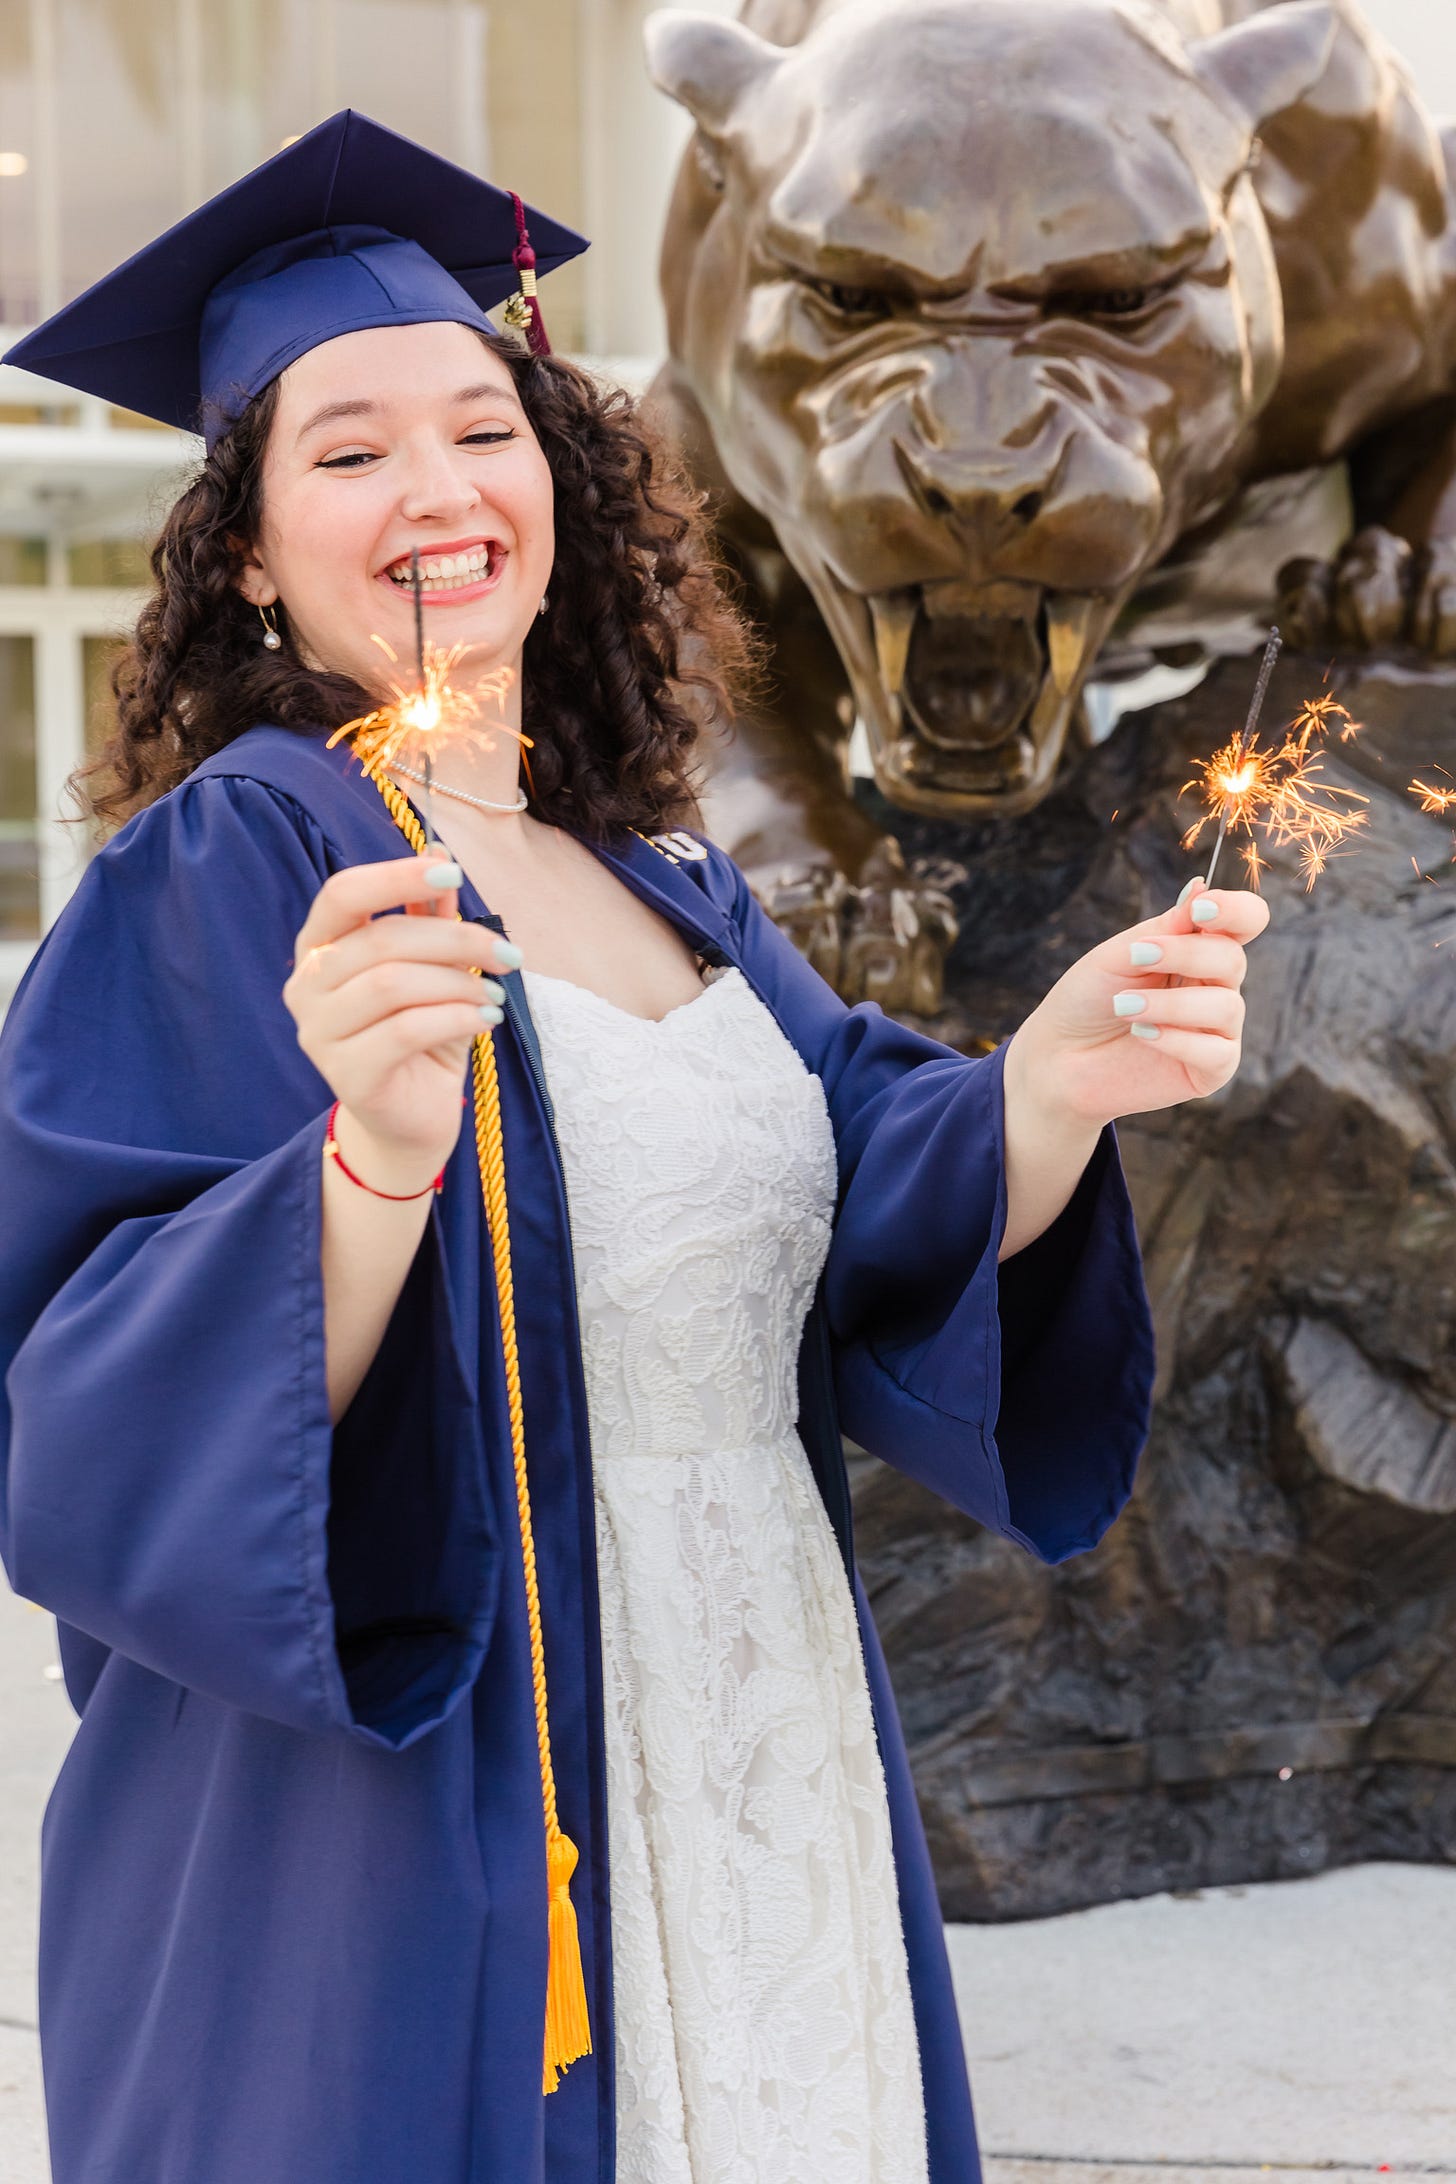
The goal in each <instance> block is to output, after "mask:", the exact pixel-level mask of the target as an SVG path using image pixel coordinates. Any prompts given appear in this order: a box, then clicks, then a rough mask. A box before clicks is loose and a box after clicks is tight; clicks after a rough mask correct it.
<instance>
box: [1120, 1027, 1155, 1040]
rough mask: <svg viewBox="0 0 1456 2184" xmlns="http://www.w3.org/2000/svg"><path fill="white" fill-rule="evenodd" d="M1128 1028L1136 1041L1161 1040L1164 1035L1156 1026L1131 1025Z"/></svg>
mask: <svg viewBox="0 0 1456 2184" xmlns="http://www.w3.org/2000/svg"><path fill="white" fill-rule="evenodd" d="M1127 1028H1128V1030H1129V1031H1130V1032H1131V1033H1132V1035H1133V1037H1134V1039H1159V1038H1161V1037H1162V1033H1161V1032H1160V1031H1159V1029H1158V1027H1157V1025H1156V1024H1129V1025H1128V1027H1127Z"/></svg>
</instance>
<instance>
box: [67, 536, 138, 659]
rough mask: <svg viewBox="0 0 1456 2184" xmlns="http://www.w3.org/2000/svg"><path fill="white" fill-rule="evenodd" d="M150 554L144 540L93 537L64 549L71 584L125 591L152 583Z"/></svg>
mask: <svg viewBox="0 0 1456 2184" xmlns="http://www.w3.org/2000/svg"><path fill="white" fill-rule="evenodd" d="M150 552H151V549H150V548H149V547H148V545H147V543H146V541H145V540H144V539H139V538H92V539H87V540H85V541H84V542H83V543H82V544H80V545H76V546H68V547H67V548H66V568H67V571H68V573H69V576H70V579H71V582H72V583H73V584H80V585H83V586H89V587H92V588H94V587H95V586H97V585H105V586H109V587H111V588H113V589H116V590H127V589H131V588H134V587H139V586H143V585H147V584H149V583H150V582H151V574H152V572H151V569H150V567H149V566H148V560H149V555H150ZM88 642H89V640H88Z"/></svg>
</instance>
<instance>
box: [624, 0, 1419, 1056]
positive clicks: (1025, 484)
mask: <svg viewBox="0 0 1456 2184" xmlns="http://www.w3.org/2000/svg"><path fill="white" fill-rule="evenodd" d="M647 44H648V63H649V68H650V71H651V73H652V75H653V77H654V79H655V81H656V82H657V83H658V84H659V85H660V87H661V88H662V89H663V90H665V91H667V92H668V93H670V94H671V96H672V97H673V98H675V99H676V100H678V101H679V102H680V103H681V104H682V105H683V106H684V107H685V108H686V109H687V110H688V111H689V113H690V114H691V115H692V116H693V118H694V119H695V121H696V123H697V130H696V134H695V136H694V138H693V140H692V143H691V144H690V146H689V149H688V151H687V153H686V155H685V157H684V160H683V164H682V167H681V170H680V173H679V175H678V178H677V183H676V188H675V194H674V196H673V200H672V205H671V209H670V213H669V218H668V225H667V230H666V235H665V240H664V246H663V254H662V283H663V290H664V294H665V298H666V303H667V310H668V325H669V349H670V361H669V363H668V364H667V366H666V367H665V368H664V370H663V372H662V373H661V374H660V375H659V378H658V380H657V381H656V382H655V385H654V389H653V398H654V400H655V401H656V402H657V403H658V404H659V405H661V407H662V409H663V410H664V411H665V412H666V413H667V415H668V418H669V420H670V423H671V425H672V428H673V430H674V431H675V432H676V434H677V435H678V437H679V439H680V442H681V444H682V445H683V447H684V448H685V450H686V451H687V453H688V456H689V459H690V461H691V463H692V464H693V466H694V467H695V469H696V472H697V474H698V475H699V477H700V478H701V479H702V481H703V482H704V483H705V484H707V485H708V486H709V487H710V489H711V490H712V491H713V493H714V495H715V496H716V498H717V501H718V503H719V507H720V518H719V523H720V536H721V539H722V543H723V546H724V548H725V551H726V552H727V554H728V555H729V557H730V558H731V560H732V561H733V562H734V563H735V564H736V566H737V567H738V569H739V570H740V571H741V573H742V576H743V578H744V580H745V582H746V584H747V586H748V588H749V593H750V597H751V601H752V603H753V604H754V606H755V607H756V609H757V611H758V612H759V613H760V614H761V616H762V617H763V618H764V620H765V622H766V623H767V625H768V627H769V629H770V631H771V634H772V638H773V642H774V649H775V665H776V669H777V673H778V681H779V690H780V696H779V698H778V700H777V701H776V702H772V703H769V704H767V705H765V706H764V707H763V709H762V710H761V711H760V712H759V713H758V714H756V715H755V716H754V717H753V718H751V719H749V720H747V721H746V722H743V723H741V724H740V726H739V728H738V730H737V731H736V732H735V734H734V735H733V736H732V737H731V738H727V739H724V738H719V737H716V736H712V735H709V736H708V737H707V738H706V750H707V755H708V762H709V769H710V779H709V782H708V787H707V792H706V796H705V804H704V810H705V821H706V824H707V825H708V826H709V828H710V829H711V831H712V832H713V833H714V834H715V835H716V837H717V838H718V839H719V840H720V841H721V842H723V843H724V844H725V846H726V847H728V848H729V849H730V850H732V852H733V854H734V855H735V856H736V857H737V858H738V859H739V860H740V862H742V863H743V864H744V865H745V866H746V867H747V869H748V870H749V872H750V874H751V876H752V877H753V879H754V883H755V885H756V887H758V889H759V891H760V892H761V893H762V894H763V896H764V898H765V900H766V901H767V902H768V904H769V906H770V908H771V909H772V910H773V911H774V913H775V915H776V916H778V917H779V919H780V921H781V922H782V923H783V924H784V925H785V926H786V928H787V929H789V930H790V931H792V932H793V933H794V934H795V937H796V938H797V939H798V940H799V943H800V945H801V946H802V947H804V948H805V950H806V952H808V953H809V954H810V955H811V958H812V959H813V960H815V961H816V962H817V963H818V965H819V967H820V968H821V969H822V970H824V971H825V973H826V975H828V976H830V977H832V978H833V979H834V980H835V981H836V983H837V984H838V985H839V987H840V990H841V991H842V992H844V993H845V995H846V997H847V998H850V999H855V998H859V997H860V996H861V995H863V994H866V993H873V994H874V995H875V997H876V998H878V999H880V1000H881V1001H882V1002H883V1003H884V1005H885V1006H887V1007H890V1008H896V1009H899V1010H900V1011H902V1012H905V1011H912V1012H918V1013H922V1014H925V1013H931V1012H933V1011H934V1010H935V1009H936V1008H937V1007H938V1005H939V1002H940V970H941V964H942V960H943V956H944V952H945V948H946V945H947V943H948V941H949V940H950V939H952V938H953V937H954V931H955V921H954V918H953V916H952V914H951V910H950V903H949V898H948V896H947V895H946V894H945V893H944V892H943V891H942V890H941V888H939V887H938V886H937V885H936V884H935V876H934V873H933V871H932V872H931V873H930V874H929V875H928V877H927V876H926V875H925V874H924V873H923V872H922V873H921V874H920V875H919V876H917V875H916V874H914V873H909V872H906V871H905V869H904V868H903V865H902V862H901V856H900V851H899V847H898V845H897V843H895V842H894V841H893V840H892V839H891V838H890V837H889V835H888V833H887V831H886V830H885V829H883V828H882V827H881V826H880V825H878V824H877V823H876V820H875V818H874V817H873V815H872V813H871V811H870V810H869V809H867V808H865V800H864V799H861V801H860V802H859V803H858V804H857V803H856V802H855V801H854V799H853V797H852V795H851V780H850V773H849V765H848V745H849V739H850V734H851V729H852V726H853V723H854V720H855V717H856V715H858V717H859V719H860V720H861V721H862V722H863V723H864V727H865V730H866V732H867V735H868V742H869V750H870V754H871V757H872V760H873V767H874V778H875V782H876V784H877V785H878V788H879V790H880V792H881V793H882V795H883V797H884V798H885V799H886V800H887V801H888V803H889V804H890V805H891V806H893V807H898V808H899V809H900V810H901V811H907V812H916V813H925V814H929V815H933V816H936V817H941V818H945V819H952V820H955V819H960V820H965V819H968V818H973V819H979V818H982V817H985V816H994V815H997V814H1006V815H1010V814H1015V813H1023V812H1026V811H1029V810H1030V809H1031V808H1032V807H1033V806H1035V805H1036V804H1038V803H1039V802H1040V801H1041V800H1042V798H1043V797H1044V796H1045V795H1046V794H1047V792H1048V790H1049V789H1050V787H1051V786H1052V784H1053V782H1054V781H1055V780H1056V779H1057V777H1058V774H1059V770H1060V769H1061V767H1062V765H1063V761H1064V757H1065V755H1066V754H1067V752H1068V751H1069V750H1075V749H1076V748H1077V747H1078V744H1079V742H1083V743H1085V742H1087V741H1089V740H1091V735H1092V732H1091V730H1090V729H1089V727H1088V724H1087V716H1086V712H1085V707H1084V696H1085V692H1086V687H1087V685H1088V682H1089V679H1090V678H1092V677H1093V676H1094V673H1095V676H1096V677H1097V678H1098V680H1099V681H1101V680H1103V679H1105V678H1109V677H1116V676H1118V675H1121V674H1126V673H1129V672H1132V671H1135V670H1137V669H1138V668H1140V667H1145V666H1146V665H1148V664H1149V663H1150V662H1151V661H1154V660H1156V659H1157V658H1159V657H1168V656H1170V655H1169V647H1170V646H1177V645H1179V644H1182V645H1183V646H1184V647H1185V650H1184V651H1183V652H1182V653H1181V654H1180V653H1176V652H1175V653H1173V654H1172V655H1171V656H1174V657H1186V645H1187V642H1188V640H1189V638H1190V635H1192V636H1194V637H1196V635H1197V633H1198V631H1199V629H1200V628H1201V627H1204V626H1206V625H1207V624H1208V623H1209V622H1210V621H1214V622H1216V621H1217V620H1218V619H1219V617H1220V615H1223V616H1224V617H1225V619H1227V617H1228V613H1229V608H1230V600H1231V599H1232V601H1233V605H1234V608H1235V609H1236V611H1235V612H1234V614H1233V624H1234V635H1233V638H1232V642H1231V645H1230V646H1226V649H1237V647H1238V646H1239V645H1240V644H1247V643H1248V642H1249V641H1250V632H1251V631H1252V627H1253V619H1254V618H1256V617H1259V616H1262V617H1264V618H1267V616H1268V614H1269V612H1270V611H1271V610H1272V608H1273V605H1274V596H1275V590H1276V577H1277V575H1278V572H1279V571H1280V569H1281V567H1284V565H1285V564H1286V563H1288V562H1289V561H1290V555H1291V553H1292V552H1294V550H1295V549H1297V548H1298V547H1300V546H1303V547H1304V548H1305V549H1306V550H1305V552H1304V553H1303V554H1302V555H1301V556H1300V558H1298V559H1297V560H1295V561H1294V562H1292V563H1291V564H1290V565H1289V566H1288V567H1287V568H1285V583H1284V591H1285V596H1284V599H1283V602H1282V609H1283V612H1284V615H1285V618H1286V621H1289V622H1292V625H1293V626H1292V634H1293V635H1294V637H1295V638H1296V641H1297V640H1298V639H1299V638H1300V637H1301V636H1302V637H1303V638H1304V640H1305V642H1306V643H1307V644H1312V645H1320V644H1324V643H1326V642H1334V643H1338V644H1343V645H1351V646H1355V647H1356V648H1361V647H1375V648H1386V649H1388V648H1389V647H1391V646H1393V645H1400V644H1407V645H1411V646H1415V647H1418V648H1422V649H1424V650H1425V651H1427V652H1430V653H1434V654H1437V655H1446V656H1450V655H1456V551H1453V545H1452V536H1453V532H1456V463H1453V450H1456V429H1453V428H1456V396H1453V352H1456V225H1453V221H1452V216H1451V215H1452V171H1453V143H1456V139H1446V140H1444V141H1443V139H1442V137H1441V135H1440V134H1439V132H1438V131H1437V129H1436V128H1435V126H1434V125H1433V124H1432V122H1431V121H1430V120H1429V119H1428V117H1427V116H1426V114H1425V113H1424V111H1423V109H1422V107H1421V104H1420V102H1419V99H1418V97H1417V95H1416V93H1415V90H1414V88H1413V86H1412V84H1411V82H1410V80H1409V78H1408V77H1407V75H1406V74H1405V72H1404V70H1403V68H1402V66H1401V64H1400V63H1399V62H1398V61H1397V60H1396V59H1395V57H1394V55H1393V54H1392V53H1391V52H1390V51H1389V49H1388V48H1387V47H1386V46H1385V45H1384V44H1383V42H1382V41H1381V40H1380V39H1379V37H1378V36H1377V35H1376V34H1375V33H1374V31H1373V30H1372V29H1371V27H1370V26H1369V25H1368V24H1367V23H1366V22H1365V21H1364V20H1363V18H1362V17H1361V15H1360V13H1359V11H1358V9H1357V8H1356V7H1355V6H1354V5H1353V4H1348V0H745V6H744V11H743V14H742V16H741V18H740V19H739V20H738V21H729V20H724V19H719V18H714V17H710V16H706V15H697V14H692V13H688V12H685V11H679V10H676V9H668V10H664V11H662V12H660V13H658V14H656V15H654V16H652V17H650V18H649V20H648V26H647ZM1291 525H1292V528H1291ZM1301 527H1302V528H1301Z"/></svg>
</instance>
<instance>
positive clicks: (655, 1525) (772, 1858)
mask: <svg viewBox="0 0 1456 2184" xmlns="http://www.w3.org/2000/svg"><path fill="white" fill-rule="evenodd" d="M523 975H524V978H525V982H526V988H527V994H528V998H529V1000H530V1004H531V1010H532V1015H533V1017H534V1019H535V1022H536V1025H537V1028H538V1032H539V1035H540V1040H541V1048H542V1055H543V1059H544V1063H545V1068H546V1075H547V1081H548V1083H549V1085H550V1087H551V1094H552V1101H553V1105H554V1107H555V1110H556V1128H557V1136H558V1140H559V1142H560V1146H561V1155H562V1162H563V1166H564V1169H565V1173H566V1182H567V1193H568V1201H569V1206H570V1214H571V1229H572V1241H573V1251H574V1255H575V1260H576V1277H577V1295H578V1303H579V1307H580V1317H581V1326H582V1352H583V1360H584V1365H585V1372H586V1383H587V1396H588V1409H589V1418H590V1426H591V1443H592V1460H593V1481H594V1492H595V1503H596V1527H597V1553H598V1573H599V1580H600V1590H601V1616H602V1654H603V1672H604V1679H605V1698H606V1737H607V1764H608V1818H609V1828H608V1837H609V1852H610V1868H611V1898H612V1950H613V1966H614V1998H615V2014H616V2028H617V2032H616V2067H617V2122H618V2154H617V2176H618V2179H619V2184H925V2178H926V2174H927V2170H926V2153H925V2123H924V2108H923V2099H922V2093H921V2082H920V2070H919V2055H918V2049H917V2046H916V2039H915V2027H914V2019H913V2014H912V2008H911V1999H910V1989H909V1974H908V1967H907V1963H906V1956H905V1945H904V1937H903V1932H902V1929H901V1925H900V1913H899V1901H898V1895H897V1891H896V1883H895V1868H894V1859H893V1855H892V1850H891V1842H890V1823H889V1809H888V1803H887V1799H886V1794H885V1786H884V1777H883V1773H882V1771H881V1767H880V1761H879V1751H878V1745H877V1741H876V1738H875V1732H874V1721H873V1716H872V1713H871V1710H870V1700H869V1691H868V1687H867V1684H866V1679H865V1670H864V1658H863V1654H862V1651H861V1648H860V1643H859V1632H858V1626H857V1624H856V1620H855V1613H854V1602H853V1598H852V1596H851V1593H850V1589H849V1584H848V1580H847V1578H846V1575H845V1571H844V1565H843V1562H842V1561H841V1559H840V1554H839V1548H838V1545H837V1542H836V1540H835V1537H834V1533H833V1530H832V1527H831V1526H830V1523H829V1519H828V1516H827V1514H826V1512H825V1509H824V1505H823V1502H822V1499H821V1498H820V1495H819V1492H818V1489H817V1487H816V1486H815V1483H814V1479H813V1475H812V1472H811V1471H810V1468H809V1462H808V1458H807V1456H806V1454H805V1451H804V1448H803V1444H802V1442H801V1441H800V1440H799V1437H798V1434H797V1432H796V1430H795V1425H794V1420H795V1416H796V1411H797V1398H796V1389H795V1383H796V1364H797V1355H798V1346H799V1337H800V1334H801V1331H802V1328H803V1323H804V1317H805V1314H806V1312H807V1310H808V1307H809V1303H810V1300H811V1298H812V1296H813V1292H814V1285H815V1283H816V1281H817V1279H818V1275H819V1272H820V1269H821V1267H822V1265H823V1261H824V1256H825V1253H826V1252H827V1250H828V1246H829V1236H830V1228H831V1222H832V1218H833V1210H834V1199H835V1184H836V1170H835V1153H834V1136H833V1131H832V1128H831V1125H830V1121H829V1116H828V1112H827V1109H826V1107H825V1102H824V1093H823V1088H822V1086H821V1085H820V1083H819V1080H818V1078H817V1077H814V1076H813V1075H811V1074H810V1072H809V1071H808V1070H807V1069H806V1068H805V1067H804V1064H803V1062H802V1060H801V1059H800V1057H799V1055H798V1054H797V1053H796V1051H795V1050H794V1048H793V1047H792V1046H791V1045H790V1044H789V1042H788V1041H787V1040H786V1039H785V1038H784V1036H783V1034H782V1033H781V1031H780V1030H779V1028H778V1026H777V1024H776V1023H775V1021H774V1019H773V1017H772V1016H771V1015H770V1014H769V1012H768V1011H767V1010H766V1009H765V1008H764V1007H763V1005H762V1004H761V1002H760V1001H759V1000H758V998H757V996H756V995H755V993H754V992H753V989H752V987H751V986H749V984H748V982H747V981H746V979H745V978H744V977H743V974H742V973H741V972H740V971H739V970H737V969H736V968H729V969H726V970H723V971H720V972H718V973H716V974H709V980H708V982H707V984H706V986H705V990H704V991H703V992H702V993H701V994H699V995H696V996H695V997H694V998H693V999H692V1000H691V1001H688V1002H685V1003H683V1004H682V1005H681V1006H680V1007H678V1008H676V1009H673V1010H671V1011H670V1012H669V1013H668V1015H667V1016H665V1017H663V1018H662V1019H661V1021H659V1022H652V1021H650V1020H647V1019H644V1018H640V1017H636V1016H633V1015H632V1014H630V1013H629V1012H627V1011H625V1010H623V1009H619V1008H617V1007H616V1006H615V1005H614V1004H613V1003H611V1002H608V1001H606V1000H604V999H602V998H601V997H600V996H599V995H597V994H594V993H591V992H589V991H588V990H587V989H585V988H583V987H580V986H577V985H573V984H571V983H569V982H567V981H565V980H561V979H556V978H551V977H547V976H545V975H544V974H542V973H540V972H534V971H531V970H530V969H529V968H528V969H527V971H526V972H525V973H524V974H523Z"/></svg>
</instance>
